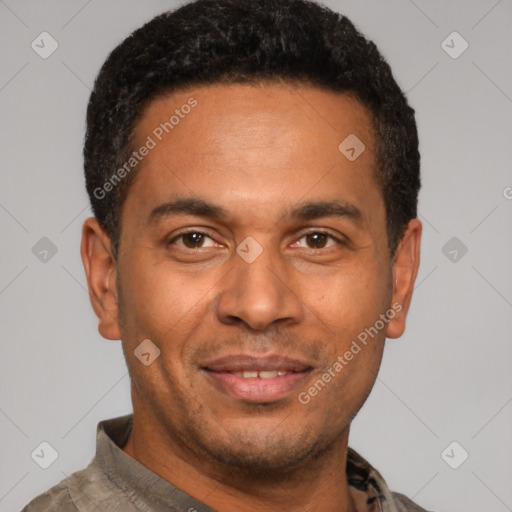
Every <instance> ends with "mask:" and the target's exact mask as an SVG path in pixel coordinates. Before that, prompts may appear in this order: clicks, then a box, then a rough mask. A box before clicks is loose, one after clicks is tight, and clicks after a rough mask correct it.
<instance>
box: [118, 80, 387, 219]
mask: <svg viewBox="0 0 512 512" xmlns="http://www.w3.org/2000/svg"><path fill="white" fill-rule="evenodd" d="M145 145H146V146H151V149H150V150H149V151H147V152H145V153H147V154H146V156H144V157H143V158H142V159H141V161H140V163H139V164H138V167H137V177H136V180H135V182H134V184H133V185H132V187H131V190H130V192H129V194H128V199H130V196H132V198H133V196H135V200H136V199H137V198H138V199H139V207H141V208H142V207H143V206H144V205H145V206H147V208H150V207H151V208H152V207H154V205H155V204H156V203H158V202H165V201H168V200H170V199H172V197H174V196H179V197H183V196H187V195H188V196H194V197H202V198H205V199H208V200H209V201H210V202H212V201H211V200H214V202H216V203H222V204H224V205H226V206H227V208H228V209H229V207H230V205H231V206H232V207H233V208H235V207H240V206H242V205H243V203H247V202H248V201H249V202H251V204H253V205H255V206H256V205H257V206H258V208H260V211H261V209H264V210H267V209H269V208H277V207H279V206H281V207H286V208H288V207H290V206H291V204H293V203H296V202H297V201H298V200H299V199H303V198H305V197H306V196H307V197H308V198H309V199H312V200H313V199H320V200H338V199H341V200H343V201H347V202H350V203H356V204H358V205H359V204H360V205H362V206H364V204H363V203H367V206H369V204H370V203H374V206H375V203H377V207H379V206H381V203H382V200H381V197H380V196H381V194H380V190H379V186H378V184H377V182H376V180H375V178H374V176H375V172H374V171H375V138H374V134H373V125H372V122H371V116H370V114H369V112H368V111H367V109H366V108H365V107H364V106H363V105H362V104H361V103H360V102H359V101H358V100H357V99H355V98H353V97H352V96H350V95H348V94H340V93H335V92H330V91H325V90H323V89H320V88H316V87H313V86H293V85H290V84H259V85H247V84H231V85H214V86H200V87H194V88H189V89H186V90H183V91H175V92H172V93H169V94H166V95H163V96H160V97H158V98H157V99H154V100H153V101H152V102H151V103H150V104H149V105H148V107H147V108H146V110H145V112H144V114H143V116H142V117H141V119H140V121H139V122H138V124H137V126H136V127H135V132H134V144H133V147H134V149H135V150H136V151H137V150H138V149H139V148H142V147H143V146H145ZM354 156H355V157H356V158H354ZM147 208H146V209H147ZM377 209H378V208H377ZM363 210H364V208H363Z"/></svg>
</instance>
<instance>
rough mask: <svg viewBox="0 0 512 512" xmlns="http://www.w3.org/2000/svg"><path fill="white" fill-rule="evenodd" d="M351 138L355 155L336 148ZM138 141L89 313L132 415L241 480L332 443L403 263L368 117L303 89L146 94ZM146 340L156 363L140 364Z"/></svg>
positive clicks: (332, 96)
mask: <svg viewBox="0 0 512 512" xmlns="http://www.w3.org/2000/svg"><path fill="white" fill-rule="evenodd" d="M184 105H189V107H190V108H184V107H183V106H184ZM176 110H178V111H179V112H178V113H176V115H175V119H173V120H172V121H171V123H172V128H170V126H171V124H168V125H165V124H162V123H165V122H169V119H170V116H171V115H173V114H175V111H176ZM178 118H179V120H178V121H177V122H176V120H177V119H178ZM163 126H165V127H166V128H167V130H166V129H164V128H162V127H163ZM350 134H353V135H355V136H356V137H357V138H358V139H359V140H360V141H361V142H362V143H363V144H364V146H365V150H364V151H363V152H362V153H361V154H360V155H359V156H358V157H357V158H356V159H353V158H351V159H349V158H347V154H348V155H349V156H351V157H353V155H352V153H353V152H351V150H350V149H348V153H347V150H345V153H343V152H342V151H340V149H339V145H340V143H341V142H342V141H344V139H346V138H347V136H349V135H350ZM135 135H136V136H135V141H134V144H133V147H134V148H137V149H138V148H140V147H142V146H144V145H146V146H148V147H149V146H152V147H151V148H150V149H149V150H148V151H147V152H146V153H147V154H146V156H144V157H143V158H142V160H141V162H140V163H139V164H138V167H137V176H136V179H135V181H134V182H133V184H132V186H131V188H130V189H129V192H128V195H127V198H126V202H125V203H124V206H123V211H122V233H121V239H120V240H121V241H120V251H119V255H118V261H117V266H115V265H112V266H111V267H110V271H109V273H108V279H106V281H108V282H109V283H110V284H109V285H107V287H106V289H105V290H104V292H105V295H104V296H103V297H99V298H98V303H102V301H103V305H101V304H100V305H96V307H95V308H96V311H97V312H98V315H99V317H100V332H102V334H103V335H104V336H105V337H109V338H116V337H122V340H123V348H124V352H125V356H126V359H127V364H128V367H129V370H130V375H131V378H132V388H133V402H134V413H135V415H136V416H137V414H139V415H144V416H145V417H146V418H147V419H148V421H151V423H152V424H153V425H154V426H155V427H154V428H155V430H156V431H158V432H160V434H161V436H162V437H165V438H166V440H167V441H168V442H169V443H172V445H173V446H179V447H181V449H183V450H185V451H188V452H189V453H193V454H196V455H197V456H198V457H202V458H208V459H209V460H211V461H216V462H217V463H222V464H226V465H228V466H236V467H243V468H246V469H247V468H249V469H251V468H252V469H255V470H256V469H258V468H259V469H261V468H265V467H268V466H269V465H271V466H272V467H273V468H287V467H293V466H294V465H297V464H300V463H301V461H304V460H307V459H308V458H313V457H316V456H318V455H319V454H320V453H322V452H325V451H326V450H328V449H329V447H331V446H333V445H334V444H335V443H336V442H337V441H338V440H340V439H341V438H344V439H345V440H346V437H347V436H348V428H349V425H350V421H351V419H352V418H353V417H354V416H355V414H356V413H357V411H358V410H359V408H360V407H361V405H362V404H363V402H364V401H365V399H366V398H367V396H368V394H369V392H370V390H371V388H372V386H373V383H374V380H375V378H376V374H377V371H378V368H379V365H380V361H381V356H382V351H383V346H384V340H385V337H386V334H387V335H388V336H390V337H396V336H398V335H400V334H401V331H402V330H403V325H404V318H405V312H406V310H407V307H408V301H409V299H410V293H409V292H410V288H411V280H412V281H414V277H415V269H414V268H412V267H414V265H417V263H416V262H414V263H413V264H410V259H411V258H410V254H412V253H411V247H406V249H405V252H406V253H407V254H409V256H404V257H400V251H401V249H400V248H399V252H398V258H396V259H395V261H391V260H390V257H389V249H388V245H387V233H386V217H385V206H384V202H383V198H382V193H381V190H380V188H379V185H378V183H377V181H376V179H375V154H376V143H375V140H374V135H373V132H372V124H371V120H370V116H369V114H368V112H367V111H366V109H365V108H364V107H363V106H362V105H361V104H360V103H359V102H358V101H357V100H355V99H354V98H351V97H350V96H348V95H343V94H336V93H333V92H326V91H323V90H320V89H318V88H314V87H306V86H300V87H298V86H297V87H294V86H292V85H277V84H272V85H268V84H267V85H259V86H255V85H222V86H221V85H219V86H205V87H197V88H193V89H188V90H185V91H181V92H174V93H172V94H169V95H166V96H163V97H161V98H158V99H156V100H154V101H153V102H152V103H151V104H150V105H149V107H148V109H147V110H146V111H145V113H144V115H143V117H142V118H141V120H140V121H139V123H138V125H137V127H136V131H135ZM148 137H149V139H148ZM150 139H151V141H150ZM349 140H350V139H349ZM352 145H353V144H352ZM356 154H357V148H356ZM417 231H418V229H416V232H417ZM416 238H418V237H416ZM415 247H416V249H417V245H416V246H415ZM414 250H415V249H414V248H413V251H412V252H414ZM400 258H401V259H400ZM404 258H405V259H404ZM400 261H401V262H402V263H403V262H404V261H405V264H400V263H397V262H400ZM404 268H406V269H407V271H405V272H404V271H403V269H404ZM411 268H412V270H411ZM86 270H87V269H86ZM404 276H406V277H404ZM116 283H117V285H118V287H117V288H116ZM110 296H113V297H114V298H113V299H112V300H111V302H110V306H108V305H107V306H105V304H107V303H109V300H110V299H109V298H108V297H110ZM106 297H107V298H106ZM114 303H115V304H114ZM393 304H394V306H393ZM397 304H399V305H398V306H397ZM107 310H108V311H107ZM391 310H392V314H391V313H390V311H391ZM105 311H107V312H108V314H106V313H105ZM365 329H366V331H365ZM363 333H366V338H365V335H364V334H363ZM369 333H371V335H370V334H369ZM147 339H149V340H151V343H152V344H154V346H156V347H157V348H158V350H159V351H160V355H159V356H158V357H157V358H156V359H154V361H153V362H152V363H151V364H149V365H147V366H146V365H145V364H142V363H141V361H140V360H139V359H138V358H137V357H136V356H135V355H134V351H135V350H136V349H137V347H138V346H139V344H140V343H141V342H142V341H143V340H147ZM363 339H365V342H364V343H363ZM354 343H355V344H354ZM150 346H152V345H150ZM356 346H357V347H358V348H356ZM153 350H154V348H150V349H149V351H148V350H146V352H149V353H150V354H151V355H150V356H149V358H152V355H153V353H154V352H153ZM350 354H351V355H350ZM146 357H148V356H146Z"/></svg>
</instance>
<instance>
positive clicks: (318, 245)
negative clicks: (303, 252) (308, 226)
mask: <svg viewBox="0 0 512 512" xmlns="http://www.w3.org/2000/svg"><path fill="white" fill-rule="evenodd" d="M301 240H304V241H305V243H306V249H325V248H329V247H332V246H334V245H337V244H341V243H342V242H341V241H340V240H338V239H337V238H336V237H334V236H333V235H331V234H329V233H324V232H323V231H312V232H311V233H306V234H305V235H303V236H302V237H300V238H299V240H298V241H297V242H295V244H293V246H294V247H305V246H304V245H298V244H300V242H301Z"/></svg>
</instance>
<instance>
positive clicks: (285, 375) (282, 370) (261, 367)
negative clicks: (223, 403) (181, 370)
mask: <svg viewBox="0 0 512 512" xmlns="http://www.w3.org/2000/svg"><path fill="white" fill-rule="evenodd" d="M312 369H313V368H312V366H311V365H309V364H307V363H305V362H301V361H298V360H293V359H289V358H286V357H281V356H274V357H265V358H258V357H251V356H243V355H240V356H229V357H226V358H222V359H218V360H216V361H214V362H210V363H207V364H205V365H204V366H203V367H202V368H201V370H203V371H204V373H205V375H206V377H207V379H208V381H209V383H210V384H212V385H213V387H214V388H215V389H216V390H217V391H219V392H221V393H222V394H224V395H228V396H230V397H231V398H235V399H237V400H241V401H244V402H253V403H271V402H276V401H278V400H282V399H283V398H286V397H287V396H289V395H290V394H291V393H294V392H296V391H297V390H298V389H300V388H301V387H302V386H303V385H304V382H305V380H306V379H307V378H308V377H309V375H310V373H311V371H312Z"/></svg>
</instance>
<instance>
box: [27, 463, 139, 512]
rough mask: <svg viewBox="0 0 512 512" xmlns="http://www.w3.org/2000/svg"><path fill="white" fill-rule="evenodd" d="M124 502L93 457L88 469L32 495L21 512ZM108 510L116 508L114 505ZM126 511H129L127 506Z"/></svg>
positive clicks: (84, 511)
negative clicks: (31, 498) (37, 494)
mask: <svg viewBox="0 0 512 512" xmlns="http://www.w3.org/2000/svg"><path fill="white" fill-rule="evenodd" d="M112 500H113V503H116V502H117V503H118V504H121V503H122V502H123V500H122V495H121V492H120V489H119V488H118V487H117V486H116V485H115V484H113V483H112V482H110V481H109V479H108V478H107V477H106V475H105V474H104V473H103V472H102V471H101V469H100V468H99V466H98V465H97V463H96V461H95V460H93V461H92V462H91V463H90V464H89V466H87V468H85V469H82V470H81V471H77V472H76V473H73V474H72V475H70V476H68V477H67V478H65V479H64V480H62V481H61V482H60V483H58V484H57V485H55V486H54V487H52V488H51V489H49V490H47V491H46V492H44V493H43V494H40V495H39V496H37V497H36V498H34V499H33V500H32V501H31V502H30V503H29V504H28V505H26V506H25V508H23V510H22V511H21V512H57V511H59V512H89V511H97V510H102V508H101V506H99V503H101V504H102V505H103V504H105V503H108V505H109V507H110V504H111V503H112ZM109 507H107V508H108V509H109V510H112V511H114V510H118V507H117V506H114V507H112V508H109ZM125 510H126V511H129V510H131V508H130V507H129V506H127V507H125Z"/></svg>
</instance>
